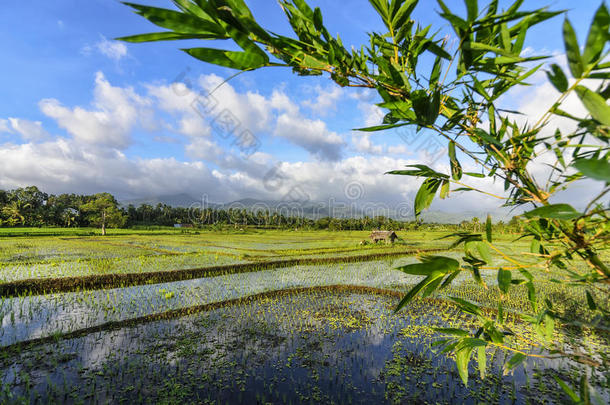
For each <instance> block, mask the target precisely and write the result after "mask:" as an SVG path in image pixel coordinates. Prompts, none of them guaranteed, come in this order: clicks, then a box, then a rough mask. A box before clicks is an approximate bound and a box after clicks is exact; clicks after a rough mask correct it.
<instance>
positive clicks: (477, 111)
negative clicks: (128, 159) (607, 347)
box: [122, 0, 610, 382]
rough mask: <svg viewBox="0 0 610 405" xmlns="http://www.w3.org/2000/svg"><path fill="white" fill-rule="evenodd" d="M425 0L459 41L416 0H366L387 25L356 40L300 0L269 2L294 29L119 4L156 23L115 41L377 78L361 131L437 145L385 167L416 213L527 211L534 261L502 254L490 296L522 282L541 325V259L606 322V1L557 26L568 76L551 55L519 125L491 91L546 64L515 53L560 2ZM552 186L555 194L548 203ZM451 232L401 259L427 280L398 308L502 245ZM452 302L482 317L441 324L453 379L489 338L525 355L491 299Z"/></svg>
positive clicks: (180, 6) (241, 10)
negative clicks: (461, 196)
mask: <svg viewBox="0 0 610 405" xmlns="http://www.w3.org/2000/svg"><path fill="white" fill-rule="evenodd" d="M437 1H438V6H439V8H440V10H441V13H440V15H441V17H442V18H444V19H445V20H446V21H447V22H448V25H449V26H450V27H451V28H452V29H453V31H454V36H455V37H457V39H458V42H457V47H454V48H452V47H451V46H450V45H449V44H448V41H446V40H444V39H437V38H436V37H435V33H434V30H432V27H431V26H425V27H424V26H421V25H420V24H418V23H416V22H415V21H414V20H412V19H411V13H412V11H413V9H414V8H415V7H416V5H417V0H369V3H370V4H371V5H372V7H373V9H374V10H375V12H376V13H377V15H378V16H379V18H380V19H381V21H382V22H383V24H384V26H385V32H379V33H377V32H373V33H370V34H369V42H368V43H367V44H366V45H365V46H362V47H361V48H359V49H356V48H352V49H351V50H348V49H346V47H345V46H344V45H343V43H342V41H341V39H340V37H339V36H338V35H337V36H332V35H331V34H330V33H329V31H328V29H327V28H326V27H325V26H324V19H323V16H322V13H321V11H320V9H318V8H315V9H312V8H311V7H309V5H308V4H307V2H306V0H280V5H281V7H282V9H283V10H284V12H285V14H286V17H287V19H288V21H289V23H290V25H291V27H292V30H293V31H294V34H295V36H294V37H287V36H283V35H278V34H276V33H273V32H271V31H268V30H266V29H265V28H263V27H261V26H260V25H259V24H258V23H257V21H256V20H255V18H254V16H253V15H252V13H251V12H250V10H249V9H248V7H247V6H246V4H245V2H244V1H243V0H196V1H195V0H194V1H190V0H174V4H175V5H176V6H177V10H169V9H161V8H156V7H149V6H143V5H136V4H129V5H130V6H131V7H133V8H134V9H135V10H136V12H137V13H138V14H140V15H141V16H143V17H145V18H147V19H148V20H150V21H151V22H152V23H154V24H156V25H158V26H160V27H162V28H165V29H167V30H166V31H163V32H157V33H152V34H143V35H134V36H130V37H125V38H122V39H123V40H125V41H130V42H147V41H162V40H180V39H201V40H226V41H231V42H233V43H234V44H235V45H237V46H238V47H239V48H240V49H241V50H223V49H218V48H208V47H198V48H189V49H184V51H185V52H186V53H188V54H189V55H191V56H193V57H195V58H197V59H200V60H202V61H205V62H208V63H213V64H216V65H220V66H224V67H228V68H233V69H237V70H239V71H248V70H253V69H258V68H262V67H270V66H273V67H281V66H284V67H289V68H291V69H292V70H293V71H294V72H295V73H297V74H299V75H303V76H308V75H328V76H329V77H330V79H332V80H333V81H335V82H336V83H337V84H339V85H340V86H348V87H364V88H370V89H374V90H376V91H377V93H378V94H379V96H380V97H381V99H382V101H381V103H379V104H378V106H379V107H381V108H383V109H385V110H386V112H387V114H386V115H385V117H384V120H383V123H382V124H381V125H377V126H374V127H369V128H362V129H361V130H363V131H380V130H387V129H392V128H399V127H402V126H407V125H409V126H413V127H414V128H416V130H418V131H420V130H425V131H428V132H430V133H436V134H437V136H438V137H440V138H441V139H444V140H445V141H446V142H447V144H448V156H447V158H448V161H449V163H450V171H449V173H441V172H437V171H435V170H433V169H431V168H430V167H428V166H426V165H424V164H418V165H410V166H408V167H407V168H406V169H402V170H395V171H392V172H390V173H391V174H393V175H406V176H415V177H418V178H423V179H424V181H423V182H422V185H421V187H420V189H419V191H418V193H417V195H416V197H415V200H414V210H415V216H416V218H417V219H419V218H420V217H421V212H422V211H423V210H425V209H427V208H428V207H429V206H430V204H431V203H432V201H433V199H434V198H436V197H437V196H438V197H440V198H446V197H448V196H450V195H451V193H452V192H454V191H458V190H459V191H465V192H475V193H476V192H478V193H482V194H485V195H488V196H493V197H496V198H498V202H499V204H503V205H505V206H511V207H522V208H523V209H524V210H526V211H527V212H526V213H525V214H524V217H525V218H526V219H527V221H528V222H527V227H526V230H525V231H526V232H527V235H528V236H529V237H530V238H531V239H532V240H533V242H532V243H533V245H532V246H533V247H532V250H535V253H536V256H535V257H536V258H537V260H530V261H524V257H523V255H520V256H517V257H510V254H509V253H506V252H502V254H503V255H504V257H506V258H509V259H510V263H511V265H510V266H504V267H501V268H497V267H496V269H497V272H498V281H499V283H498V286H497V288H498V289H500V290H501V292H502V294H501V297H504V296H506V292H508V290H509V289H510V288H511V286H514V285H516V284H522V285H525V286H526V287H527V288H528V291H529V292H530V293H529V301H530V303H531V313H529V314H527V315H528V316H527V318H526V319H528V320H529V322H530V323H531V327H532V329H534V330H536V331H542V332H543V333H542V334H543V335H546V336H547V337H549V336H550V335H549V333H550V332H552V330H553V326H554V324H555V321H556V320H557V319H558V315H557V314H556V313H555V311H554V310H553V308H552V306H551V305H550V304H549V303H547V302H540V300H538V298H537V297H538V295H537V294H536V288H537V284H536V279H537V277H538V273H537V270H539V269H552V271H553V272H556V273H557V277H556V279H560V278H563V279H564V280H567V282H568V283H569V284H570V285H576V286H580V287H581V288H584V289H585V290H586V301H585V297H584V296H583V302H582V304H583V307H586V308H589V309H590V311H591V312H594V313H596V314H597V315H599V316H597V317H591V319H596V320H597V321H595V322H598V323H599V322H601V321H600V319H601V320H604V319H606V320H607V318H608V314H609V313H608V308H606V306H607V302H608V291H609V290H608V288H607V287H608V285H609V284H610V270H609V269H608V266H607V265H606V264H605V263H604V262H603V261H602V260H601V259H600V256H599V254H600V251H602V250H604V249H606V248H607V247H608V245H610V244H609V243H608V240H609V232H608V230H609V228H610V227H609V226H608V208H607V207H605V206H603V205H602V204H601V203H600V201H603V200H602V199H603V197H604V196H605V195H606V194H607V193H608V191H610V188H609V187H608V183H609V182H610V163H609V154H608V141H609V127H610V107H609V106H608V104H607V100H608V97H610V86H608V85H607V83H606V80H608V79H610V73H609V72H608V68H610V64H609V63H608V62H607V57H608V52H607V45H608V40H609V34H608V27H609V20H610V18H609V16H608V10H607V8H606V6H605V5H604V4H602V5H601V6H600V7H599V9H598V10H597V12H596V13H595V16H594V18H593V22H592V24H591V27H590V29H589V33H588V36H587V39H586V41H585V43H584V44H583V46H582V47H581V46H580V45H579V43H578V41H577V40H576V35H575V31H574V29H573V27H572V25H571V23H570V21H569V19H568V18H567V17H566V18H565V20H564V23H563V38H564V42H565V48H566V55H567V65H568V68H569V73H570V74H571V76H572V79H571V80H570V79H568V74H566V72H564V71H563V69H562V68H561V67H560V66H559V65H557V64H552V65H551V66H549V67H548V71H547V73H546V74H547V76H548V79H549V80H550V82H551V83H552V85H553V86H554V87H555V89H556V90H557V101H556V103H554V104H553V106H552V107H551V108H550V109H549V110H548V111H546V113H545V114H543V116H542V117H540V119H539V120H538V121H536V122H535V123H526V124H523V123H522V122H521V121H519V120H518V118H517V117H515V114H513V113H512V112H511V111H507V108H506V106H504V105H503V104H502V100H503V99H502V98H501V97H502V96H503V95H506V94H507V92H509V91H511V90H514V89H516V88H518V87H520V86H525V85H527V83H526V80H527V79H528V78H529V77H531V76H532V75H533V74H534V73H536V72H537V71H539V70H540V69H541V68H542V66H544V64H543V63H539V61H540V60H542V59H544V58H545V57H546V56H545V55H529V56H528V55H526V54H525V53H524V52H523V48H524V41H525V38H526V35H527V33H528V31H529V30H530V29H531V28H532V27H533V26H535V25H537V24H539V23H541V22H543V21H545V20H548V19H550V18H552V17H554V16H556V15H558V14H560V13H561V12H558V11H548V10H547V9H537V10H533V11H523V10H521V6H522V4H523V0H516V1H515V2H514V3H513V4H512V5H510V6H509V7H508V9H506V10H505V11H500V10H499V9H498V1H497V0H491V1H490V2H489V3H488V4H486V5H485V6H484V7H479V4H478V1H477V0H465V4H466V15H459V14H458V13H455V12H453V11H452V10H451V9H450V8H449V7H447V6H446V5H445V3H444V2H443V1H442V0H437ZM426 5H428V4H426ZM581 49H582V52H581ZM426 62H429V63H426ZM585 83H588V84H587V86H588V87H587V86H585ZM572 93H574V94H576V95H577V96H578V98H579V99H580V100H581V102H582V104H583V105H584V107H585V108H586V110H587V111H588V114H587V115H586V116H576V115H575V114H576V113H575V112H573V111H564V110H563V109H562V102H563V101H564V100H565V99H566V97H568V96H569V95H570V94H572ZM554 116H561V117H563V118H566V119H569V120H572V121H573V122H574V123H576V124H577V125H576V129H575V130H573V131H570V132H567V131H565V130H562V129H561V128H557V127H556V126H555V125H556V124H554V122H553V121H552V120H551V118H552V117H554ZM543 155H544V157H545V158H546V157H551V158H552V159H553V160H554V161H553V162H551V164H550V167H551V168H552V169H551V170H550V173H548V178H546V179H541V178H537V177H536V176H535V175H534V173H533V172H532V165H531V164H530V162H531V161H532V160H535V159H537V158H539V157H540V156H543ZM464 162H468V163H469V164H471V165H475V166H476V167H477V170H476V171H472V172H465V171H463V169H462V163H464ZM486 177H487V178H490V179H493V180H496V181H499V182H501V183H502V184H504V188H505V190H506V193H505V195H501V196H498V195H496V194H494V193H492V192H490V191H488V190H485V189H482V188H479V187H475V186H473V185H472V184H471V182H470V181H469V179H470V180H472V179H473V178H486ZM585 178H589V179H593V180H598V181H599V183H598V184H599V186H600V191H599V194H598V195H597V196H596V197H594V198H592V199H591V200H590V201H588V204H587V205H586V207H585V208H584V209H583V210H577V209H575V208H574V207H572V206H571V205H569V204H566V203H562V202H561V201H558V200H557V199H560V198H561V196H560V195H557V192H558V191H561V190H564V189H565V188H566V187H567V186H568V185H569V184H571V183H572V182H574V181H577V180H581V179H585ZM452 186H453V187H456V188H452ZM551 197H555V198H556V199H555V200H554V201H553V202H551V200H550V199H551ZM456 238H457V241H456V244H463V245H464V246H465V257H464V260H463V261H461V262H460V261H457V260H455V259H453V258H447V257H439V256H435V257H427V258H422V260H423V261H424V263H425V265H421V264H416V265H408V266H404V267H402V268H401V270H402V271H404V272H406V273H409V274H417V275H421V276H425V278H424V280H423V281H422V282H421V283H419V284H418V285H417V286H416V287H414V289H413V290H411V291H410V292H409V293H408V294H407V295H406V296H405V298H404V299H403V300H402V301H401V303H400V305H399V307H398V309H400V308H402V307H403V306H404V305H407V304H408V302H409V301H410V300H411V299H412V298H413V297H415V296H416V295H418V294H419V295H424V296H425V295H429V294H431V293H432V292H434V291H436V290H438V289H440V288H442V287H444V286H446V285H448V284H450V283H451V281H452V280H453V279H454V278H455V277H457V275H458V274H460V273H461V272H470V273H471V274H473V276H474V277H475V279H477V275H478V274H479V269H480V268H481V267H482V266H485V267H486V268H494V267H493V266H494V265H493V263H491V262H490V259H489V254H488V253H489V251H490V249H492V250H494V251H498V252H501V251H502V248H501V247H498V246H495V245H494V244H493V239H492V232H491V220H490V219H488V221H487V223H486V232H485V235H481V234H480V233H470V232H461V233H459V234H456ZM473 247H476V249H472V248H473ZM476 252H478V253H476ZM576 260H582V261H584V262H585V263H586V266H584V267H579V268H575V267H574V263H575V261H576ZM453 300H454V302H455V304H456V305H458V306H459V307H460V308H461V309H462V310H464V311H465V312H467V313H470V314H472V315H473V316H474V317H475V318H476V319H478V321H479V322H480V329H479V330H478V331H477V332H476V333H474V334H473V333H472V332H471V331H450V330H446V331H444V332H443V333H446V334H448V335H449V336H448V338H447V340H446V344H447V350H449V351H452V352H454V353H455V355H456V359H457V364H458V370H459V372H460V375H461V377H462V378H463V380H464V382H466V381H467V378H468V372H467V365H468V362H469V360H470V357H471V354H472V352H473V350H474V351H477V352H478V353H479V356H478V359H479V362H480V365H481V367H483V368H484V364H485V362H484V361H483V360H484V359H485V349H486V348H489V347H497V346H502V347H504V348H507V349H508V350H511V351H513V353H514V355H513V357H512V359H511V360H510V361H509V362H508V363H507V364H509V366H510V367H515V366H517V365H518V364H520V363H522V362H523V361H524V359H525V355H526V354H527V353H525V352H524V351H523V350H520V346H519V345H520V343H519V341H518V340H515V339H511V338H510V336H509V333H508V332H507V333H504V332H505V330H504V329H503V326H502V321H503V318H502V315H501V314H502V313H503V312H502V302H501V300H500V301H499V302H498V309H499V311H498V312H499V314H500V316H498V317H495V318H490V317H487V316H485V315H483V312H482V311H481V309H480V308H479V306H478V305H476V304H474V303H468V302H465V301H462V300H459V299H453ZM562 321H563V322H569V320H562ZM590 326H592V327H595V325H590ZM452 333H453V335H452ZM546 348H547V349H548V350H552V351H553V352H555V353H558V354H561V355H564V356H567V357H571V358H573V359H574V360H577V361H582V362H589V363H590V364H591V362H592V361H591V359H587V358H586V356H584V355H580V354H577V353H573V352H569V353H568V352H566V351H564V350H562V347H560V346H557V345H555V343H554V342H553V341H552V339H550V338H549V339H548V342H547V347H546Z"/></svg>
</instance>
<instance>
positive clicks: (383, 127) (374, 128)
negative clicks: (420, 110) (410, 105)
mask: <svg viewBox="0 0 610 405" xmlns="http://www.w3.org/2000/svg"><path fill="white" fill-rule="evenodd" d="M405 125H411V123H406V122H401V123H400V124H388V125H374V126H372V127H366V128H356V129H354V131H362V132H375V131H385V130H386V129H392V128H398V127H404V126H405Z"/></svg>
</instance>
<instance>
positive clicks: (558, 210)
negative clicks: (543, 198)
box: [523, 204, 580, 220]
mask: <svg viewBox="0 0 610 405" xmlns="http://www.w3.org/2000/svg"><path fill="white" fill-rule="evenodd" d="M523 216H525V217H526V218H534V217H541V218H554V219H568V220H569V219H574V218H578V217H579V216H580V213H579V212H578V211H576V210H575V209H574V208H573V207H572V206H571V205H569V204H550V205H545V206H543V207H538V208H535V209H533V210H531V211H528V212H526V213H524V214H523Z"/></svg>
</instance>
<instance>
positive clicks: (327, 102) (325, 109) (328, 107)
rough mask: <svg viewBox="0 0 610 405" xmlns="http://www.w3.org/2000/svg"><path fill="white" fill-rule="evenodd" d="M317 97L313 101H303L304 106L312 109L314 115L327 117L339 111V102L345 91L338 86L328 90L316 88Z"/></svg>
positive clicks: (330, 87) (332, 86)
mask: <svg viewBox="0 0 610 405" xmlns="http://www.w3.org/2000/svg"><path fill="white" fill-rule="evenodd" d="M315 92H316V93H317V96H316V97H315V98H314V99H311V100H305V101H303V103H302V104H303V106H304V107H307V108H309V109H311V110H312V111H313V112H314V113H316V114H318V115H321V116H326V115H328V114H329V113H330V112H334V111H336V110H337V102H338V101H339V99H340V98H341V97H342V96H343V94H344V93H343V89H342V88H341V87H339V86H337V85H331V86H329V87H327V88H322V87H320V86H316V88H315Z"/></svg>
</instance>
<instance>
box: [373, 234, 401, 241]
mask: <svg viewBox="0 0 610 405" xmlns="http://www.w3.org/2000/svg"><path fill="white" fill-rule="evenodd" d="M396 239H398V235H396V232H394V231H372V232H371V241H373V242H375V243H377V242H379V241H380V240H382V241H385V243H394V240H396Z"/></svg>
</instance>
